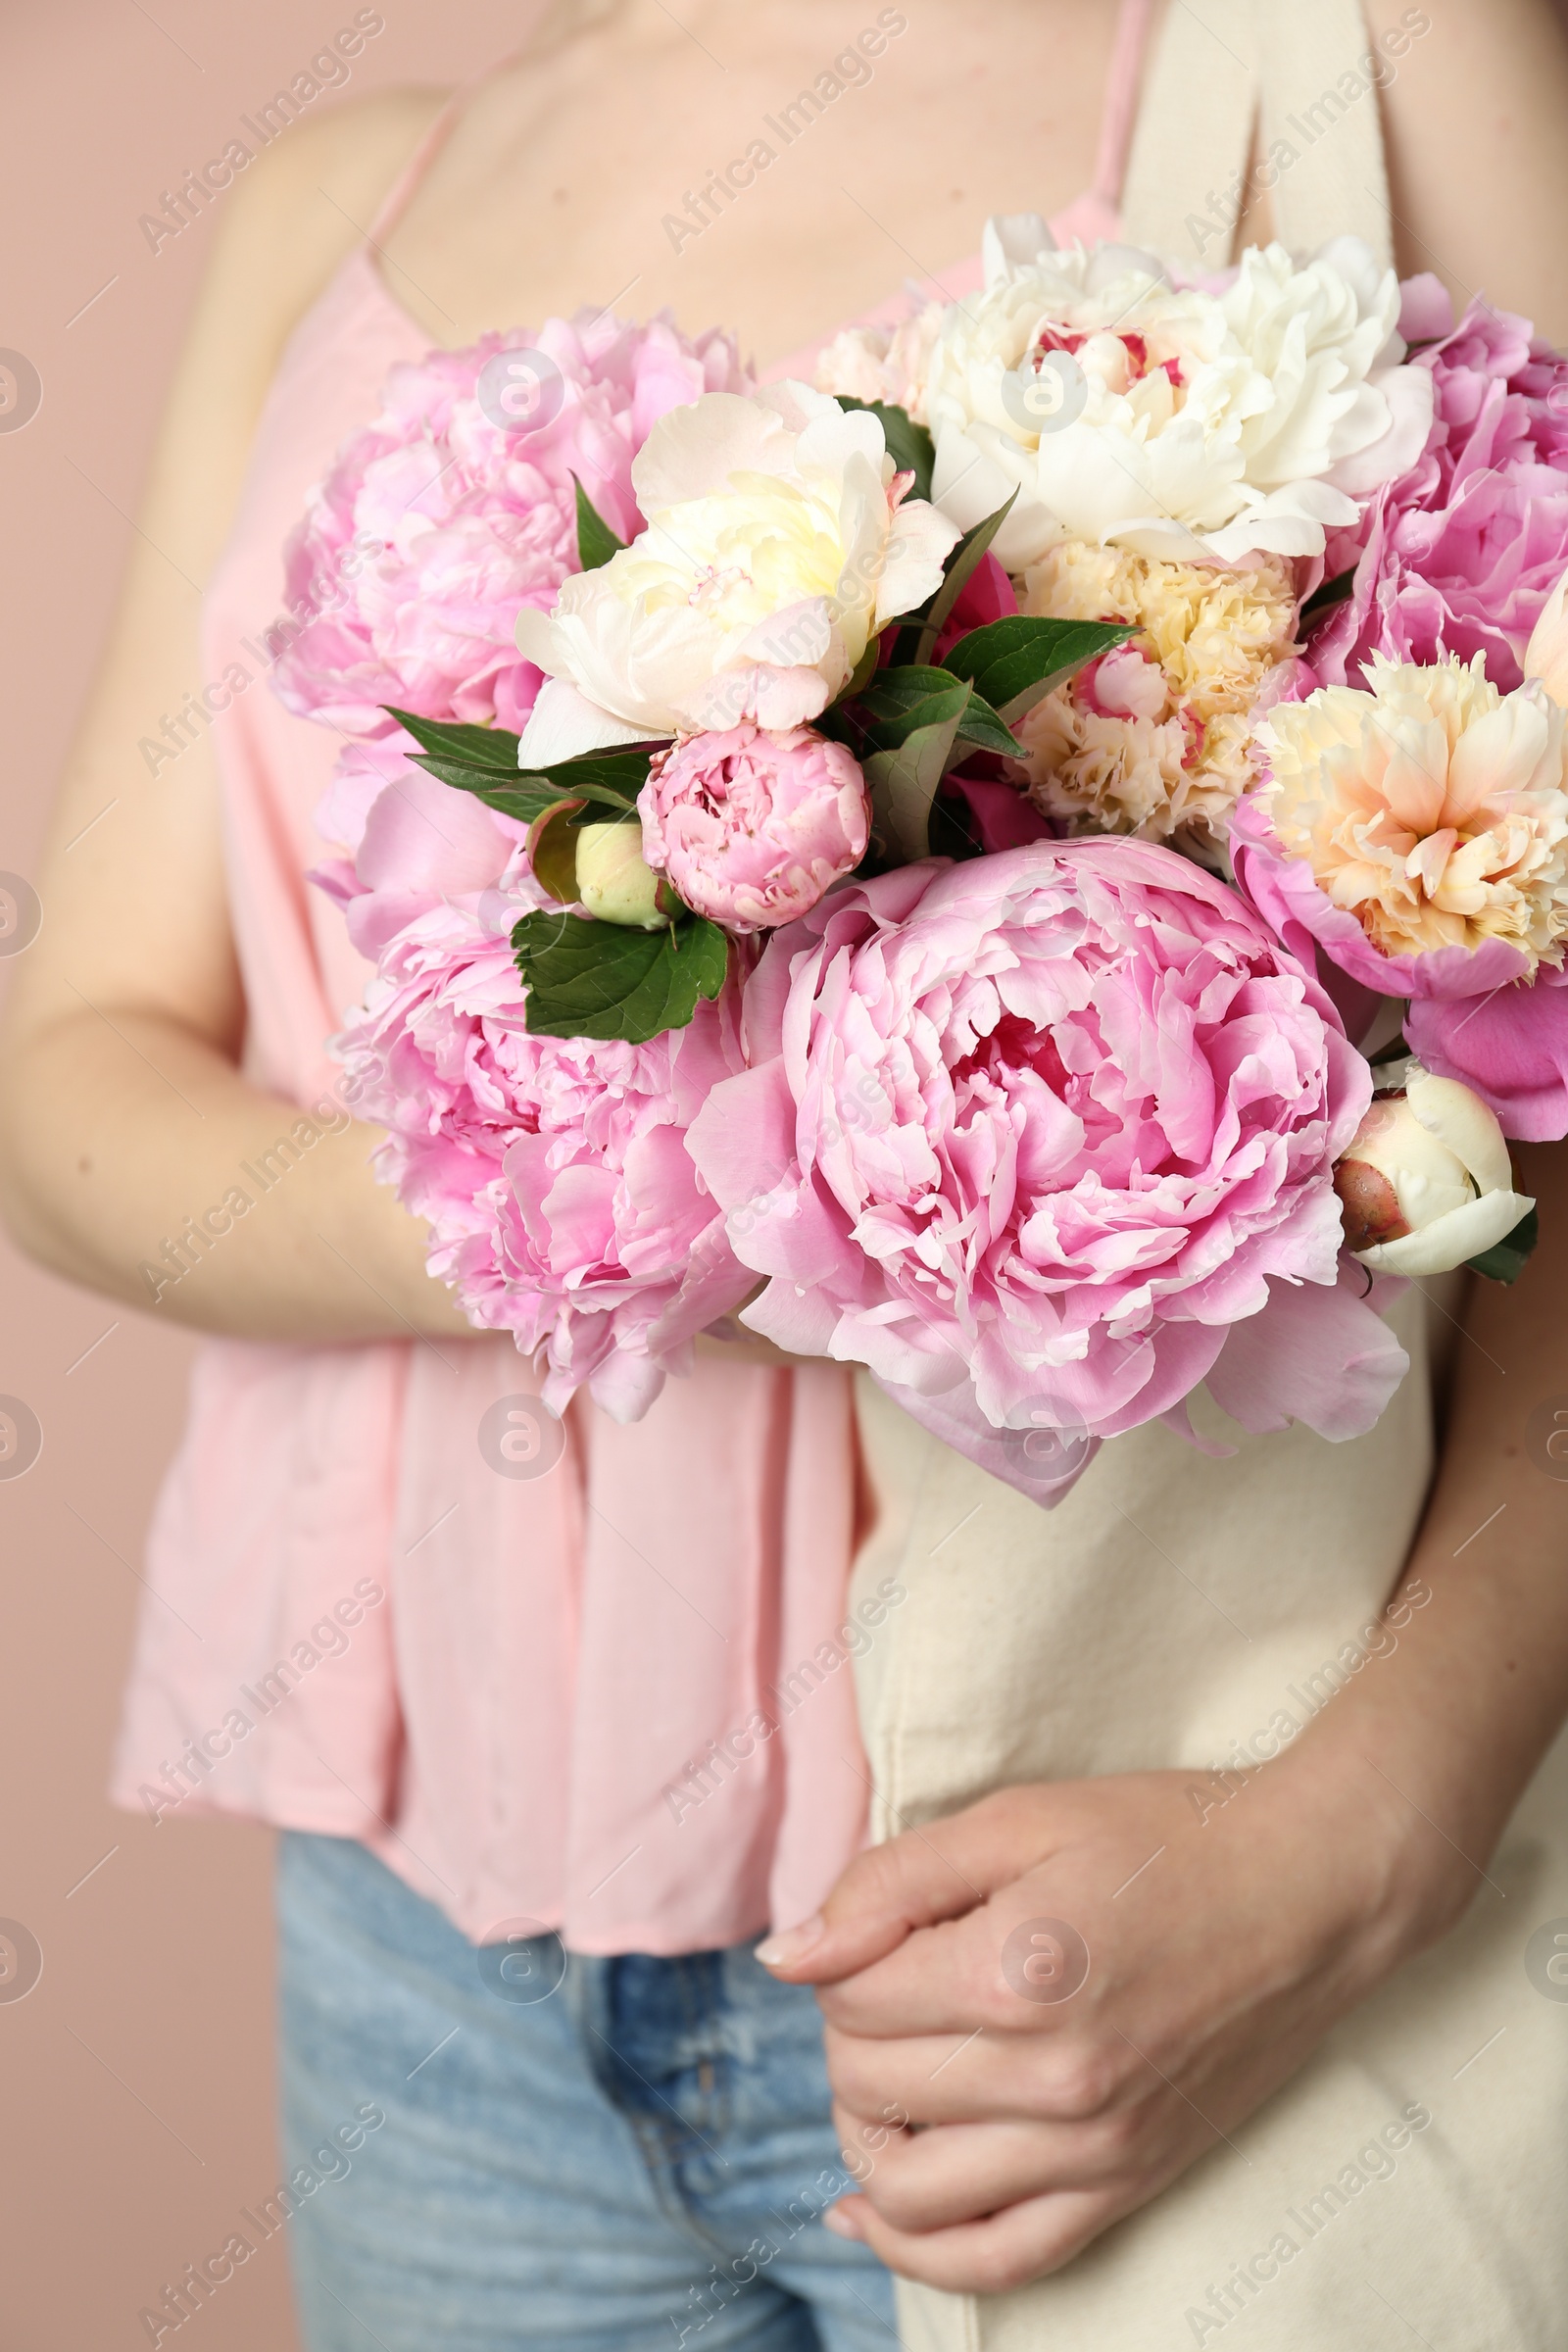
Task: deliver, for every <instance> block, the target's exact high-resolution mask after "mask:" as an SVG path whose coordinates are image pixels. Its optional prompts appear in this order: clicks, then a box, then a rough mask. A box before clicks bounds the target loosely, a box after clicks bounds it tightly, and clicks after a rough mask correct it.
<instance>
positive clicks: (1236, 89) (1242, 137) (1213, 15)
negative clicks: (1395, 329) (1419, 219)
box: [1122, 0, 1393, 269]
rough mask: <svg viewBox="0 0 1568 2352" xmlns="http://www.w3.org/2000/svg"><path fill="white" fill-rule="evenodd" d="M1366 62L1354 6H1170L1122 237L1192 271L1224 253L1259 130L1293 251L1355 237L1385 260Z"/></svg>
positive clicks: (1355, 2)
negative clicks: (1330, 240)
mask: <svg viewBox="0 0 1568 2352" xmlns="http://www.w3.org/2000/svg"><path fill="white" fill-rule="evenodd" d="M1200 12H1201V13H1200ZM1387 72H1388V68H1387V65H1386V64H1384V63H1382V62H1381V61H1380V59H1379V58H1378V57H1375V56H1374V54H1373V51H1372V44H1371V40H1370V38H1369V36H1368V33H1367V29H1366V20H1365V17H1364V15H1363V13H1362V8H1361V0H1199V9H1198V10H1197V11H1195V10H1194V9H1193V8H1192V7H1190V6H1188V5H1187V0H1168V5H1167V7H1166V10H1165V15H1164V21H1163V23H1162V24H1161V25H1160V28H1159V32H1158V34H1157V36H1156V39H1155V43H1154V49H1153V54H1152V59H1151V61H1150V70H1149V73H1148V74H1147V75H1146V77H1145V83H1144V92H1143V99H1142V103H1141V106H1140V109H1139V116H1138V122H1137V125H1136V127H1135V129H1134V132H1133V143H1132V151H1131V154H1130V156H1129V158H1128V165H1127V182H1126V188H1125V192H1124V195H1123V201H1122V223H1123V233H1124V234H1125V236H1126V237H1127V238H1128V240H1129V242H1130V243H1132V244H1135V245H1145V246H1148V247H1150V248H1152V250H1153V251H1154V252H1156V253H1162V254H1166V255H1169V256H1170V257H1171V258H1172V259H1173V260H1175V261H1177V262H1180V263H1185V264H1186V265H1187V266H1188V267H1189V268H1193V269H1203V268H1206V269H1218V268H1220V267H1222V266H1223V264H1224V263H1225V262H1226V261H1227V260H1228V259H1229V255H1230V226H1231V224H1232V223H1233V222H1234V221H1235V218H1236V213H1237V204H1238V197H1239V194H1240V192H1241V190H1242V187H1243V183H1244V181H1245V179H1246V175H1247V172H1248V169H1249V165H1250V160H1251V156H1252V142H1253V134H1254V130H1255V131H1257V132H1258V133H1259V134H1260V137H1261V142H1262V145H1261V156H1260V168H1261V174H1262V184H1264V185H1265V186H1267V187H1268V188H1269V190H1270V192H1271V194H1272V198H1273V204H1274V217H1275V229H1276V234H1277V235H1278V236H1279V237H1280V238H1281V240H1282V241H1283V242H1284V243H1285V244H1287V245H1289V246H1290V247H1291V248H1292V250H1293V251H1294V252H1299V253H1306V252H1311V251H1314V250H1315V249H1316V248H1317V247H1318V246H1319V245H1322V244H1324V243H1325V242H1326V241H1327V240H1328V239H1329V238H1330V237H1335V236H1345V235H1354V236H1359V237H1363V238H1364V239H1365V240H1366V242H1367V243H1368V244H1369V245H1370V246H1371V248H1372V250H1373V252H1374V253H1375V254H1376V255H1377V256H1378V257H1379V259H1380V260H1382V261H1383V262H1385V263H1387V262H1388V261H1390V260H1391V259H1392V254H1393V220H1392V215H1391V213H1390V210H1389V187H1388V169H1387V165H1386V162H1385V159H1384V151H1383V125H1382V121H1381V118H1380V115H1379V109H1378V100H1377V92H1376V86H1375V85H1376V82H1377V81H1378V80H1379V79H1380V78H1383V77H1385V76H1386V74H1387Z"/></svg>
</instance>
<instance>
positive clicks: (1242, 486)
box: [924, 215, 1433, 572]
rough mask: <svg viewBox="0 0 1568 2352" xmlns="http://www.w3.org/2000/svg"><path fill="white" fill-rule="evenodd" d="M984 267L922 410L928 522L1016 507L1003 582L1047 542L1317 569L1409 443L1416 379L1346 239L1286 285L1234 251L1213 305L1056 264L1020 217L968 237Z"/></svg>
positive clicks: (1405, 461) (1421, 402) (1380, 293)
mask: <svg viewBox="0 0 1568 2352" xmlns="http://www.w3.org/2000/svg"><path fill="white" fill-rule="evenodd" d="M985 260H986V285H985V291H984V292H983V293H982V294H979V295H977V296H975V297H974V298H972V299H971V300H970V301H968V302H962V303H955V304H953V305H952V306H951V307H950V308H949V310H948V312H947V315H946V319H945V320H944V324H943V328H942V332H941V334H940V335H939V337H938V339H937V342H936V345H935V348H934V350H933V352H932V355H931V360H930V366H929V372H928V375H927V380H926V384H925V388H924V408H925V415H926V419H927V422H928V423H929V425H930V428H931V431H932V434H933V436H934V438H935V441H936V452H937V456H936V474H935V481H934V496H935V498H936V502H937V504H938V505H939V506H940V507H941V508H942V510H943V512H944V513H945V514H948V515H952V516H953V518H954V520H955V521H956V522H958V523H959V524H961V525H962V527H963V528H964V529H968V528H969V527H970V526H971V525H972V524H973V523H976V522H978V521H979V520H980V519H981V518H982V517H983V516H984V515H989V514H993V513H994V512H995V511H996V509H997V508H998V507H999V506H1001V505H1002V503H1003V501H1004V500H1005V498H1006V497H1007V496H1008V495H1009V493H1011V492H1012V491H1014V490H1016V491H1017V492H1018V494H1019V495H1018V503H1017V505H1016V506H1015V507H1014V509H1013V511H1012V514H1011V515H1009V517H1008V519H1007V522H1006V523H1005V525H1004V528H1003V532H1002V534H1001V536H1000V537H999V538H998V540H997V542H996V546H997V552H998V554H999V555H1000V556H1001V558H1002V560H1003V562H1004V563H1005V564H1006V565H1007V568H1008V569H1009V570H1010V571H1014V572H1016V571H1021V570H1023V569H1024V568H1025V566H1026V565H1028V564H1033V563H1035V562H1037V561H1038V560H1039V559H1040V557H1041V556H1042V555H1044V554H1045V552H1046V550H1047V549H1048V548H1049V547H1051V546H1052V545H1053V544H1054V542H1055V541H1057V540H1059V539H1061V538H1063V537H1067V538H1073V539H1081V540H1086V541H1088V542H1089V543H1090V544H1092V545H1097V546H1117V547H1124V548H1128V549H1131V550H1132V551H1134V552H1135V553H1138V554H1141V555H1148V556H1157V557H1164V558H1175V559H1177V560H1180V561H1183V562H1188V563H1192V562H1204V561H1206V562H1209V563H1215V562H1218V563H1224V564H1235V563H1239V562H1241V561H1242V560H1243V559H1244V558H1245V557H1248V556H1257V555H1263V554H1270V555H1278V556H1285V557H1296V556H1316V555H1321V554H1322V552H1323V549H1324V546H1325V543H1326V542H1325V534H1326V531H1327V530H1328V528H1330V527H1331V526H1338V525H1342V524H1347V523H1350V522H1353V521H1354V520H1355V517H1356V513H1357V508H1356V505H1355V501H1356V499H1358V498H1365V497H1367V496H1368V495H1369V494H1370V493H1371V492H1372V491H1373V490H1375V489H1376V488H1377V487H1378V486H1379V485H1380V484H1381V483H1383V482H1385V481H1389V480H1392V479H1393V478H1394V477H1395V476H1396V475H1397V474H1398V473H1400V472H1402V471H1404V469H1405V468H1406V467H1407V466H1410V465H1412V464H1413V463H1414V462H1415V460H1416V458H1417V457H1418V456H1419V455H1420V453H1421V450H1422V449H1423V447H1424V446H1425V443H1426V439H1427V435H1428V433H1429V431H1430V429H1431V423H1432V398H1433V387H1432V376H1431V373H1430V371H1429V370H1428V369H1426V368H1408V367H1406V366H1404V364H1403V362H1404V357H1405V346H1404V344H1403V342H1402V341H1401V340H1400V337H1399V335H1398V332H1397V319H1398V315H1399V288H1398V281H1397V278H1396V276H1395V273H1394V271H1393V270H1379V269H1378V267H1377V264H1376V262H1375V261H1374V259H1373V256H1372V254H1371V253H1370V251H1369V250H1368V248H1367V247H1366V246H1365V245H1363V244H1361V243H1360V241H1359V240H1358V239H1356V238H1353V237H1342V238H1339V239H1337V240H1336V241H1335V242H1334V243H1333V244H1332V245H1328V246H1326V247H1325V248H1324V249H1323V251H1322V253H1320V254H1319V255H1318V256H1317V257H1316V258H1315V259H1314V260H1312V261H1311V262H1308V263H1307V264H1305V265H1304V267H1301V268H1298V267H1297V266H1296V265H1295V263H1293V261H1292V260H1291V257H1290V255H1289V254H1288V253H1287V252H1286V251H1285V249H1284V247H1283V246H1280V245H1270V246H1267V247H1253V248H1251V249H1250V250H1249V251H1248V252H1247V253H1246V254H1245V255H1244V257H1243V259H1242V263H1241V266H1240V268H1239V269H1238V270H1237V271H1236V273H1235V276H1234V279H1233V281H1232V282H1231V284H1230V286H1229V289H1228V290H1227V291H1226V292H1225V293H1223V294H1214V293H1205V292H1202V291H1200V290H1199V289H1197V288H1185V289H1184V288H1179V287H1177V286H1174V285H1173V284H1172V283H1171V281H1170V278H1169V275H1168V273H1167V272H1166V270H1165V268H1164V265H1163V264H1162V263H1160V262H1159V261H1158V260H1156V258H1155V257H1154V256H1153V255H1152V254H1148V253H1141V252H1138V251H1136V250H1135V249H1134V248H1133V247H1131V246H1125V245H1097V246H1095V247H1093V248H1090V249H1086V248H1085V247H1083V246H1077V247H1074V248H1073V249H1072V250H1071V251H1070V252H1058V251H1057V250H1056V249H1055V248H1054V245H1053V243H1052V240H1051V236H1050V232H1049V230H1047V229H1046V227H1045V224H1044V223H1043V222H1042V221H1038V220H1037V219H1036V218H1035V216H1033V215H1024V216H1020V217H1016V218H1013V219H1010V220H1003V221H990V222H988V223H987V227H986V240H985ZM1048 374H1054V375H1055V376H1056V378H1057V385H1056V386H1052V385H1048V384H1047V382H1046V376H1047V375H1048ZM1058 387H1059V389H1058Z"/></svg>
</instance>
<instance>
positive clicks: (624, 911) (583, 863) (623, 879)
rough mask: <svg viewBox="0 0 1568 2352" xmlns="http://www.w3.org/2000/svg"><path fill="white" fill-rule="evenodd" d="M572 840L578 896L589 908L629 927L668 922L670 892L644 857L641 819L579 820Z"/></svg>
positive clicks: (601, 918)
mask: <svg viewBox="0 0 1568 2352" xmlns="http://www.w3.org/2000/svg"><path fill="white" fill-rule="evenodd" d="M576 846H577V896H578V899H579V900H580V901H581V903H582V905H583V907H586V909H587V911H588V912H589V913H590V914H592V915H595V916H597V918H598V919H599V921H600V922H602V923H619V924H620V925H622V927H623V928H624V929H626V930H631V931H662V930H664V929H665V928H666V927H667V925H668V924H669V922H670V920H671V918H672V916H673V914H674V912H675V905H674V901H673V896H672V893H671V892H670V890H669V887H668V885H667V884H666V883H664V882H663V881H662V880H661V878H660V876H659V875H658V874H656V873H655V871H654V869H653V867H652V866H651V865H650V864H648V862H647V860H646V859H645V858H644V857H643V836H642V827H641V826H640V825H638V824H634V823H630V822H626V823H614V824H609V825H583V826H582V827H581V828H580V829H579V831H578V834H577V844H576Z"/></svg>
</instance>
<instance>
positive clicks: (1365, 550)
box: [1307, 277, 1568, 693]
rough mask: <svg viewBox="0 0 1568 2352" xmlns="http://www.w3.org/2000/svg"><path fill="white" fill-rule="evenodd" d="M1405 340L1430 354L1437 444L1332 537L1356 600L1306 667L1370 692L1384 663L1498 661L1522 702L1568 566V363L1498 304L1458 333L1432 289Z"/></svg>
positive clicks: (1414, 357)
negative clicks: (1382, 659) (1535, 648)
mask: <svg viewBox="0 0 1568 2352" xmlns="http://www.w3.org/2000/svg"><path fill="white" fill-rule="evenodd" d="M1399 327H1400V332H1401V333H1402V334H1403V335H1404V336H1405V338H1406V340H1407V341H1409V342H1411V343H1418V344H1420V345H1421V346H1422V348H1420V349H1418V350H1415V351H1413V352H1412V354H1411V362H1412V365H1414V366H1415V367H1418V368H1427V369H1429V370H1430V372H1431V374H1432V378H1433V387H1434V393H1435V400H1436V406H1435V414H1434V418H1433V424H1432V430H1431V433H1430V435H1429V437H1428V441H1427V446H1426V449H1425V450H1424V451H1423V453H1422V455H1421V457H1420V458H1419V459H1418V460H1417V461H1416V463H1415V465H1414V466H1412V467H1411V468H1410V470H1409V471H1408V472H1407V473H1404V474H1402V475H1401V476H1400V477H1399V479H1398V480H1397V481H1395V482H1392V483H1391V484H1389V485H1388V487H1387V488H1385V489H1383V490H1381V491H1379V492H1378V494H1377V495H1376V496H1375V497H1374V498H1373V499H1372V501H1371V503H1370V505H1369V507H1368V508H1367V510H1366V512H1365V514H1364V515H1363V518H1362V520H1361V521H1360V522H1359V523H1358V524H1356V525H1355V526H1354V527H1353V528H1351V529H1350V530H1348V531H1345V532H1342V533H1340V534H1338V535H1337V536H1334V537H1331V539H1330V543H1329V549H1328V558H1327V564H1328V569H1329V571H1330V572H1331V573H1332V572H1337V571H1344V570H1347V569H1348V568H1349V566H1350V565H1351V564H1354V565H1355V566H1356V571H1355V584H1354V590H1353V593H1352V594H1351V596H1350V597H1349V598H1348V600H1347V601H1346V602H1345V603H1344V604H1342V605H1339V606H1336V607H1335V608H1333V610H1332V611H1331V613H1329V615H1328V617H1327V618H1326V619H1325V620H1324V621H1323V622H1322V623H1321V625H1320V626H1319V628H1318V629H1317V631H1316V632H1315V634H1314V635H1313V636H1312V637H1311V638H1310V639H1309V640H1308V645H1307V658H1308V660H1309V661H1310V662H1311V663H1312V666H1313V667H1314V669H1315V670H1316V671H1317V674H1318V676H1319V677H1320V678H1321V679H1322V680H1323V682H1324V683H1325V684H1326V685H1329V684H1332V685H1341V686H1343V685H1349V686H1359V685H1360V684H1361V677H1362V666H1363V664H1364V663H1365V662H1367V661H1368V660H1369V659H1370V657H1371V656H1372V655H1374V654H1382V655H1385V656H1387V657H1388V658H1389V659H1390V660H1392V661H1396V662H1439V661H1442V660H1443V659H1444V657H1445V656H1446V655H1450V654H1454V655H1458V656H1459V657H1460V658H1461V659H1463V660H1465V661H1468V660H1470V658H1471V657H1472V656H1473V655H1475V654H1478V653H1484V654H1485V655H1486V658H1487V675H1488V677H1489V678H1490V679H1491V680H1492V682H1493V684H1494V685H1495V686H1497V687H1500V688H1501V689H1502V691H1503V692H1504V693H1507V692H1509V691H1510V690H1511V689H1512V688H1514V687H1516V686H1518V685H1519V684H1520V683H1521V681H1522V678H1523V675H1524V672H1523V668H1522V662H1523V658H1524V653H1525V648H1526V645H1527V643H1528V641H1529V638H1530V633H1531V631H1532V630H1533V629H1534V627H1535V625H1536V622H1537V620H1538V619H1539V618H1540V615H1541V612H1542V608H1543V607H1544V604H1545V602H1546V599H1547V597H1548V596H1549V595H1550V593H1551V590H1552V588H1553V587H1554V586H1555V584H1556V582H1557V580H1558V579H1559V577H1560V576H1561V573H1562V570H1563V566H1564V564H1568V360H1564V359H1562V358H1560V357H1559V356H1558V355H1557V354H1556V353H1554V352H1553V351H1551V350H1550V349H1549V348H1548V346H1547V345H1546V344H1544V343H1543V342H1542V341H1540V340H1539V338H1537V337H1536V336H1535V334H1534V331H1533V329H1532V327H1531V325H1530V321H1529V320H1528V319H1519V318H1515V317H1513V316H1512V315H1511V314H1510V313H1508V312H1506V311H1497V310H1495V309H1494V308H1493V307H1492V305H1491V304H1490V303H1487V302H1483V301H1480V300H1477V301H1475V302H1473V303H1472V304H1471V306H1470V308H1469V310H1468V311H1466V313H1465V315H1464V317H1463V318H1462V319H1460V320H1459V322H1458V324H1457V325H1455V324H1454V319H1453V307H1452V303H1451V301H1450V299H1449V297H1448V295H1447V294H1446V292H1445V291H1444V289H1443V287H1442V286H1441V285H1440V284H1439V283H1438V281H1437V279H1436V278H1433V277H1416V278H1412V279H1411V280H1410V281H1409V282H1408V283H1407V284H1406V286H1405V288H1404V310H1403V315H1402V317H1401V319H1400V321H1399Z"/></svg>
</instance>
